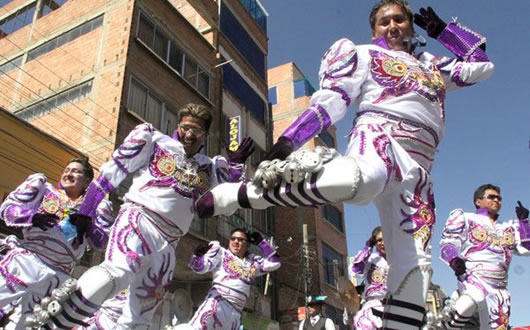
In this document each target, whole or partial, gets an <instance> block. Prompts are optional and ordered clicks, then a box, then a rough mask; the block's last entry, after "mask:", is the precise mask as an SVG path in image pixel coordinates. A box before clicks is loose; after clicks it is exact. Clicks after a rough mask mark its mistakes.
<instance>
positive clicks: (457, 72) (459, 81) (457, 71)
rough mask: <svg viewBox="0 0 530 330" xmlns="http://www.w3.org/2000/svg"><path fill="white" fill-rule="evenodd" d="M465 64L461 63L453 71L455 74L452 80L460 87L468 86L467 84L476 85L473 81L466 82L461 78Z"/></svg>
mask: <svg viewBox="0 0 530 330" xmlns="http://www.w3.org/2000/svg"><path fill="white" fill-rule="evenodd" d="M463 66H464V65H463V64H462V63H459V64H458V65H457V66H456V67H455V70H454V72H453V74H452V75H451V81H452V82H454V83H455V84H456V85H457V86H459V87H466V86H472V85H474V84H473V83H470V84H468V83H466V82H464V81H463V80H462V78H460V75H461V74H462V67H463Z"/></svg>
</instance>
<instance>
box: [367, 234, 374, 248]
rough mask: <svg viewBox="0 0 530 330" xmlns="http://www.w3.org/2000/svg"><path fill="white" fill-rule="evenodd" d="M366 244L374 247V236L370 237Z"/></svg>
mask: <svg viewBox="0 0 530 330" xmlns="http://www.w3.org/2000/svg"><path fill="white" fill-rule="evenodd" d="M366 246H369V247H371V248H373V247H374V246H375V239H374V238H373V237H370V238H369V239H368V240H367V241H366Z"/></svg>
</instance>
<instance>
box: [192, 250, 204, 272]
mask: <svg viewBox="0 0 530 330" xmlns="http://www.w3.org/2000/svg"><path fill="white" fill-rule="evenodd" d="M188 265H189V267H190V268H191V269H192V270H193V271H194V272H196V273H199V272H202V271H203V270H204V256H196V255H195V254H194V255H192V256H191V258H190V262H189V263H188Z"/></svg>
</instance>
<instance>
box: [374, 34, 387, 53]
mask: <svg viewBox="0 0 530 330" xmlns="http://www.w3.org/2000/svg"><path fill="white" fill-rule="evenodd" d="M372 44H374V45H376V46H379V47H381V48H383V49H387V50H391V49H390V46H388V43H387V42H386V39H385V37H382V36H381V37H379V38H377V39H375V40H373V41H372Z"/></svg>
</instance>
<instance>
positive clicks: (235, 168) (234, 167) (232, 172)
mask: <svg viewBox="0 0 530 330" xmlns="http://www.w3.org/2000/svg"><path fill="white" fill-rule="evenodd" d="M228 165H229V166H228V182H237V181H239V179H240V178H241V176H242V175H243V167H244V164H241V163H233V162H228Z"/></svg>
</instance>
